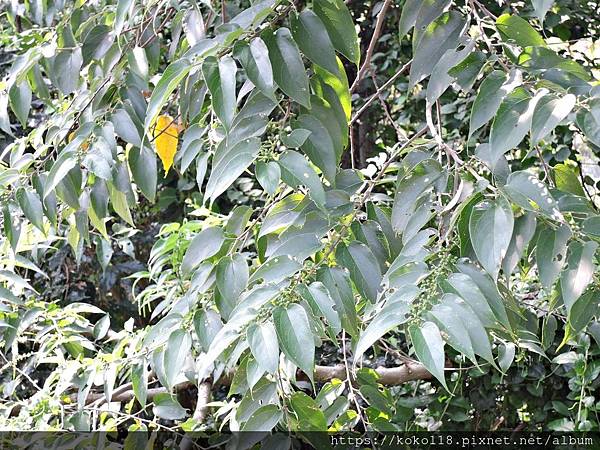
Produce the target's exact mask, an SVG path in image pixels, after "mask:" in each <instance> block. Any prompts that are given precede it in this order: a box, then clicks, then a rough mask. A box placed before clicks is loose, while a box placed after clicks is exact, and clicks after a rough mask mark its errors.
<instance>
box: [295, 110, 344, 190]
mask: <svg viewBox="0 0 600 450" xmlns="http://www.w3.org/2000/svg"><path fill="white" fill-rule="evenodd" d="M313 105H314V101H313ZM292 127H293V128H300V129H303V130H308V131H309V132H310V134H309V135H308V138H307V139H306V140H305V141H304V143H303V144H302V150H303V151H304V153H305V154H306V156H308V158H309V159H310V160H311V162H312V163H313V164H314V165H315V166H317V167H318V168H319V169H321V170H322V172H323V175H325V178H327V180H329V181H330V182H331V183H333V182H334V181H335V174H336V172H337V167H338V163H337V157H336V150H335V148H334V144H333V141H332V139H331V135H330V134H329V131H328V130H327V128H325V126H324V125H323V123H322V122H321V121H320V120H319V119H318V118H316V117H315V116H312V115H308V114H302V115H300V116H299V117H298V119H297V120H296V121H294V123H293V124H292Z"/></svg>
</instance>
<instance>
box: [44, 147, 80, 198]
mask: <svg viewBox="0 0 600 450" xmlns="http://www.w3.org/2000/svg"><path fill="white" fill-rule="evenodd" d="M76 164H77V160H76V155H75V152H74V151H67V150H63V151H62V152H61V153H60V154H59V155H58V158H56V161H55V162H54V164H53V165H52V168H51V169H50V172H48V177H47V178H46V183H45V185H44V196H43V198H44V199H46V198H47V197H48V196H49V195H50V194H51V193H52V192H53V191H54V188H56V186H57V185H58V183H60V182H61V181H62V179H63V178H64V177H65V176H66V175H67V173H69V171H70V170H71V169H72V168H73V167H75V165H76Z"/></svg>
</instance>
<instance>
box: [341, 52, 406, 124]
mask: <svg viewBox="0 0 600 450" xmlns="http://www.w3.org/2000/svg"><path fill="white" fill-rule="evenodd" d="M411 63H412V59H411V60H410V61H409V62H407V63H406V64H404V65H403V66H402V67H401V68H400V70H398V72H396V73H395V74H394V75H393V76H392V77H391V78H390V79H389V80H387V81H386V82H385V84H383V85H382V86H381V87H380V88H379V89H377V92H375V93H374V94H373V95H372V96H371V97H369V99H368V100H367V101H366V103H365V104H364V105H362V106H361V107H360V109H359V110H358V111H357V112H356V114H354V116H352V118H351V119H350V122H349V125H352V124H353V123H354V122H356V121H357V120H358V118H359V117H360V116H361V114H362V113H364V112H365V110H366V109H367V108H368V107H369V106H370V105H371V103H373V102H374V101H375V100H377V98H378V97H379V94H381V92H383V91H385V90H386V89H387V88H389V87H390V86H391V85H392V84H393V83H394V81H396V79H397V78H398V77H399V76H400V75H402V74H403V73H404V72H406V70H408V68H409V67H410V65H411Z"/></svg>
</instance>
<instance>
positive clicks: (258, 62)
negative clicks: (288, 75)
mask: <svg viewBox="0 0 600 450" xmlns="http://www.w3.org/2000/svg"><path fill="white" fill-rule="evenodd" d="M233 55H234V56H235V58H236V59H237V60H238V61H240V63H241V64H242V67H243V68H244V70H245V71H246V76H247V77H248V79H249V80H250V81H252V83H253V84H254V85H255V86H256V87H257V88H258V89H260V90H261V92H262V93H263V94H265V95H266V96H267V97H269V98H271V99H273V100H275V85H274V84H273V68H272V67H271V61H270V60H269V49H268V48H267V46H266V44H265V43H264V41H263V40H262V39H261V38H259V37H256V38H254V39H252V40H251V41H250V44H247V43H246V42H244V41H238V42H237V43H236V44H235V46H234V51H233Z"/></svg>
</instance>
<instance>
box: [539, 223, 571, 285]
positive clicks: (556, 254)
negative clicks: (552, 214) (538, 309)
mask: <svg viewBox="0 0 600 450" xmlns="http://www.w3.org/2000/svg"><path fill="white" fill-rule="evenodd" d="M570 237H571V230H570V229H569V227H568V226H566V225H563V226H561V227H559V228H558V229H557V230H553V229H552V228H549V227H546V228H543V229H542V231H541V232H540V234H539V237H538V240H537V244H536V253H535V259H536V262H537V266H538V272H539V276H540V281H541V282H542V286H544V288H545V289H550V288H551V287H552V285H553V284H554V282H555V281H556V279H557V277H558V274H559V273H560V272H561V270H562V268H563V266H564V265H565V262H566V260H567V241H568V240H569V238H570Z"/></svg>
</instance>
